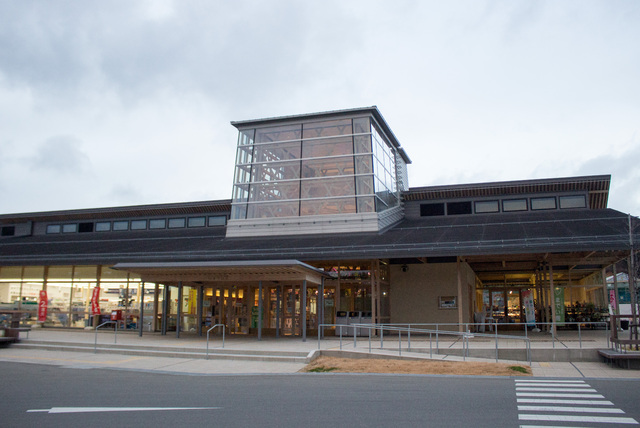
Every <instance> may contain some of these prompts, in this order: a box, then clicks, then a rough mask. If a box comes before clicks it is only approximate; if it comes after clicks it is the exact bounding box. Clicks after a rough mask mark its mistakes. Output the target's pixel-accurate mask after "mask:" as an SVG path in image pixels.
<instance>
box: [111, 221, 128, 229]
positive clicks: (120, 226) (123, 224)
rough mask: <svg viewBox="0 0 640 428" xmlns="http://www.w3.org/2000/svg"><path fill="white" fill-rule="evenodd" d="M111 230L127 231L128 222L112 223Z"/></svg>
mask: <svg viewBox="0 0 640 428" xmlns="http://www.w3.org/2000/svg"><path fill="white" fill-rule="evenodd" d="M113 230H114V231H116V230H129V222H128V221H114V222H113Z"/></svg>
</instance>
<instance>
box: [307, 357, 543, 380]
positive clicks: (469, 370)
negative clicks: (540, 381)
mask: <svg viewBox="0 0 640 428" xmlns="http://www.w3.org/2000/svg"><path fill="white" fill-rule="evenodd" d="M300 371H301V372H312V373H323V372H331V373H404V374H439V375H480V376H531V368H530V367H529V366H526V365H513V364H505V363H478V362H463V361H433V360H425V361H415V360H413V361H407V360H393V359H389V360H386V359H373V358H362V359H361V358H335V357H319V358H317V359H316V360H314V361H313V362H312V363H310V364H308V365H307V366H306V367H305V368H303V369H302V370H300Z"/></svg>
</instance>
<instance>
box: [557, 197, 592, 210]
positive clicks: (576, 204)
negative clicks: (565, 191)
mask: <svg viewBox="0 0 640 428" xmlns="http://www.w3.org/2000/svg"><path fill="white" fill-rule="evenodd" d="M586 207H587V199H586V198H585V197H584V195H576V196H560V208H562V209H565V208H586Z"/></svg>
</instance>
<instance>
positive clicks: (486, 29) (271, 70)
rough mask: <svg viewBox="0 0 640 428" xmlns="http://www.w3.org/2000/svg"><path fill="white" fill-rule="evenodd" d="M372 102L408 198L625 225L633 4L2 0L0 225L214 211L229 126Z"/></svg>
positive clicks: (227, 169)
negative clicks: (128, 211) (604, 181)
mask: <svg viewBox="0 0 640 428" xmlns="http://www.w3.org/2000/svg"><path fill="white" fill-rule="evenodd" d="M372 105H376V106H378V108H379V109H380V111H381V112H382V114H383V116H384V117H385V119H386V120H387V122H388V123H389V125H390V126H391V128H392V129H393V131H394V133H395V134H396V136H397V137H398V139H399V140H400V142H401V144H402V145H403V147H404V148H405V150H406V151H407V153H408V155H409V156H410V157H411V158H412V160H413V164H412V165H411V166H410V167H409V184H410V185H411V186H412V187H417V186H429V185H446V184H461V183H476V182H488V181H501V180H525V179H534V178H553V177H566V176H577V175H593V174H611V175H612V184H611V191H610V198H609V206H610V207H611V208H615V209H618V210H620V211H622V212H625V213H631V214H633V215H640V1H637V0H628V1H627V0H602V1H588V0H578V1H558V0H554V1H540V0H538V1H533V0H532V1H516V0H506V1H481V0H470V1H448V0H438V1H425V0H420V1H417V0H416V1H402V0H394V1H374V0H366V1H347V0H338V1H331V0H322V1H300V0H291V1H277V0H275V1H242V0H234V1H213V0H210V1H185V0H179V1H168V0H167V1H159V0H153V1H132V0H126V1H45V0H42V1H25V0H20V1H18V0H15V1H10V0H0V213H3V214H6V213H16V212H32V211H51V210H64V209H77V208H96V207H109V206H121V205H138V204H153V203H165V202H183V201H201V200H211V199H228V198H230V197H231V186H232V179H233V166H234V165H233V163H234V157H235V145H236V130H235V128H233V127H232V126H231V125H230V124H229V122H230V121H232V120H247V119H256V118H263V117H273V116H280V115H290V114H301V113H311V112H317V111H326V110H336V109H346V108H354V107H363V106H372Z"/></svg>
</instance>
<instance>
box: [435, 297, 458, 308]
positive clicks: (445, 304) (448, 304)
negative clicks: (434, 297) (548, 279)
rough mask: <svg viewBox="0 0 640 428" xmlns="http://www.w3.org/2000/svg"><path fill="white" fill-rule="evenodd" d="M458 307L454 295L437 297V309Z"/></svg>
mask: <svg viewBox="0 0 640 428" xmlns="http://www.w3.org/2000/svg"><path fill="white" fill-rule="evenodd" d="M457 307H458V301H457V298H456V296H440V297H438V308H439V309H456V308H457Z"/></svg>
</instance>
